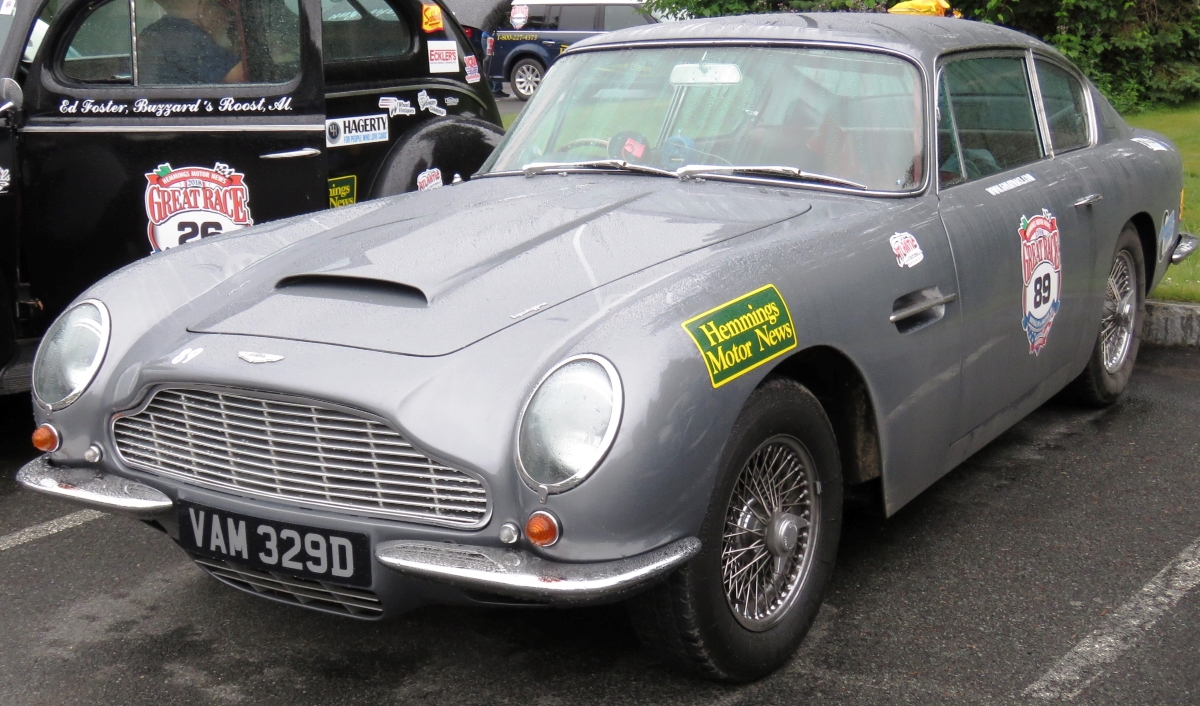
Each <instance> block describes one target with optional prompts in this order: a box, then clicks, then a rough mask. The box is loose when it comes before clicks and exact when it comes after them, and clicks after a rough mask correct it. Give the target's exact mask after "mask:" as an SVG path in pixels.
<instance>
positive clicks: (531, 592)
mask: <svg viewBox="0 0 1200 706" xmlns="http://www.w3.org/2000/svg"><path fill="white" fill-rule="evenodd" d="M699 551H700V540H699V539H697V538H695V537H686V538H684V539H680V540H678V541H676V542H672V543H671V544H668V545H666V546H665V547H659V548H658V549H655V550H654V551H650V552H646V553H645V554H639V555H638V556H634V557H629V558H627V559H618V560H616V561H607V562H601V563H595V564H564V563H560V562H555V561H548V560H546V559H542V558H541V557H537V556H534V555H532V554H530V553H528V552H524V551H519V550H515V549H492V548H489V547H473V546H465V545H461V544H447V543H444V542H411V541H398V542H383V543H381V544H379V545H377V546H376V547H375V558H376V559H377V560H378V561H379V563H381V564H383V565H384V566H386V567H388V568H389V569H392V570H394V571H397V572H399V573H402V574H405V575H407V576H412V577H414V578H421V579H426V580H428V581H436V582H440V583H448V584H450V585H452V586H457V587H459V588H466V589H474V590H477V591H484V592H487V593H492V594H498V595H502V596H508V597H511V598H521V599H525V600H532V601H539V602H544V603H551V604H564V605H585V604H588V603H607V602H611V601H613V600H617V599H619V598H621V597H623V596H625V595H628V594H630V593H633V592H635V591H636V590H637V589H639V588H643V587H645V586H646V585H647V584H650V583H652V582H654V581H655V580H656V579H659V578H662V577H663V576H666V575H667V574H669V573H671V572H672V571H674V570H675V569H677V568H679V566H681V565H682V564H683V563H684V562H686V561H687V560H688V559H691V558H692V557H693V556H695V555H696V553H697V552H699Z"/></svg>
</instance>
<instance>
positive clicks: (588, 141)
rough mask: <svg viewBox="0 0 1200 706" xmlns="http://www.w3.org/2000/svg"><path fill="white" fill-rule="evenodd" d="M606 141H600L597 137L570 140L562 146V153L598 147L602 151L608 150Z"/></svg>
mask: <svg viewBox="0 0 1200 706" xmlns="http://www.w3.org/2000/svg"><path fill="white" fill-rule="evenodd" d="M608 143H609V141H608V140H601V139H600V138H599V137H580V138H579V139H577V140H571V141H570V142H568V143H567V144H565V145H563V148H562V151H563V152H570V151H571V150H574V149H579V148H580V147H599V148H600V149H602V150H606V151H607V150H608Z"/></svg>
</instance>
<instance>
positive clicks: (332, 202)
mask: <svg viewBox="0 0 1200 706" xmlns="http://www.w3.org/2000/svg"><path fill="white" fill-rule="evenodd" d="M354 203H358V177H357V176H355V175H353V174H351V175H350V176H343V177H334V178H333V179H330V180H329V207H330V208H337V207H338V206H349V205H351V204H354Z"/></svg>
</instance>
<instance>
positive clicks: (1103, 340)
mask: <svg viewBox="0 0 1200 706" xmlns="http://www.w3.org/2000/svg"><path fill="white" fill-rule="evenodd" d="M1135 284H1136V282H1135V277H1134V264H1133V259H1132V258H1131V257H1130V256H1129V253H1127V252H1125V251H1124V250H1122V251H1120V252H1119V253H1117V257H1116V259H1115V260H1113V266H1112V271H1111V272H1109V274H1108V284H1107V286H1106V287H1105V294H1104V317H1103V318H1102V319H1101V321H1100V345H1101V355H1102V356H1103V360H1104V369H1105V370H1107V371H1108V372H1110V373H1115V372H1116V371H1117V370H1120V368H1121V366H1122V365H1124V364H1125V358H1126V356H1128V355H1129V348H1130V344H1131V343H1132V342H1133V325H1134V319H1135V318H1136V316H1135V315H1136V313H1137V292H1136V291H1135V289H1134V287H1135Z"/></svg>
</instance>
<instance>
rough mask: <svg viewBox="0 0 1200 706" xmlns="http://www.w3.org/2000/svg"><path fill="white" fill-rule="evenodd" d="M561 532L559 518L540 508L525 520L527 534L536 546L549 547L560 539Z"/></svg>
mask: <svg viewBox="0 0 1200 706" xmlns="http://www.w3.org/2000/svg"><path fill="white" fill-rule="evenodd" d="M559 534H560V532H559V528H558V520H557V519H556V518H555V517H554V515H551V514H550V513H548V512H546V511H545V510H538V511H537V512H535V513H533V514H532V515H530V516H529V519H528V520H527V521H526V522H525V536H526V537H528V538H529V541H530V542H532V543H533V544H534V545H535V546H538V547H549V546H551V545H552V544H554V543H555V542H557V541H558V535H559Z"/></svg>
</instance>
